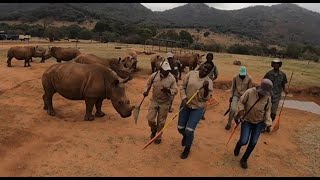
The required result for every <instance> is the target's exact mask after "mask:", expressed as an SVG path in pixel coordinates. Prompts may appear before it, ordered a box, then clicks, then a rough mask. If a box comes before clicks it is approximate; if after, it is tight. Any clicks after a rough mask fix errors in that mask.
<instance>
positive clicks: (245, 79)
mask: <svg viewBox="0 0 320 180" xmlns="http://www.w3.org/2000/svg"><path fill="white" fill-rule="evenodd" d="M250 88H252V78H251V76H250V75H249V74H247V69H246V67H244V66H241V67H240V72H239V74H237V75H235V76H234V78H233V80H232V87H231V97H230V99H229V102H230V103H231V107H230V113H229V118H228V124H227V125H226V127H225V129H226V130H229V129H230V128H231V123H232V119H233V117H234V115H235V112H236V111H237V106H238V102H239V99H240V97H241V96H242V94H243V93H244V92H246V90H247V89H250Z"/></svg>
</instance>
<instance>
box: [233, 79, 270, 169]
mask: <svg viewBox="0 0 320 180" xmlns="http://www.w3.org/2000/svg"><path fill="white" fill-rule="evenodd" d="M272 87H273V84H272V82H271V81H270V80H269V79H263V80H262V81H261V84H260V86H259V87H253V88H250V89H248V90H247V91H246V92H245V93H244V94H243V95H242V96H241V97H240V100H239V104H238V113H237V115H236V116H235V121H236V123H237V124H238V123H240V122H242V124H241V131H240V139H239V141H238V142H237V144H236V146H235V148H234V155H235V156H238V155H239V153H240V149H241V147H242V146H244V145H246V144H248V142H249V145H248V147H247V149H246V151H245V153H244V154H243V156H242V158H241V160H240V166H241V167H242V168H244V169H247V168H248V164H247V161H248V158H249V156H250V155H251V153H252V151H253V150H254V148H255V146H256V144H257V142H258V139H259V136H260V133H261V131H262V130H263V129H264V128H265V127H266V126H267V127H270V126H271V125H272V120H271V117H270V113H271V98H270V96H272ZM249 139H250V140H249Z"/></svg>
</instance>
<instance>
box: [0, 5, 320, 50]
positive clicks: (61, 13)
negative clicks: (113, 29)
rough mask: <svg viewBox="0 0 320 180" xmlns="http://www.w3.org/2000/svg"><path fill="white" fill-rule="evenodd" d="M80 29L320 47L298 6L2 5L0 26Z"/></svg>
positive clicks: (314, 20)
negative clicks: (140, 29) (139, 29)
mask: <svg viewBox="0 0 320 180" xmlns="http://www.w3.org/2000/svg"><path fill="white" fill-rule="evenodd" d="M48 17H50V18H53V19H54V20H55V21H69V22H75V23H82V22H84V21H87V22H97V21H101V20H103V21H106V22H121V23H122V24H134V25H139V24H140V25H144V24H147V25H151V24H152V25H156V26H158V27H166V28H195V27H202V28H210V30H211V31H212V32H215V33H221V34H230V35H237V36H239V37H240V38H241V37H245V38H246V39H247V38H248V39H251V40H258V41H263V42H264V43H266V44H278V45H282V46H285V45H287V44H289V43H301V44H310V45H320V31H318V29H320V14H319V13H316V12H312V11H309V10H307V9H304V8H301V7H300V6H297V5H294V4H279V5H273V6H270V7H268V6H253V7H248V8H244V9H240V10H232V11H227V10H218V9H215V8H212V7H209V6H207V5H205V4H202V3H190V4H186V5H184V6H180V7H177V8H173V9H170V10H166V11H163V12H153V11H151V10H150V9H148V8H146V7H144V6H143V5H141V4H139V3H1V4H0V21H20V22H28V23H32V22H37V21H39V19H43V18H48Z"/></svg>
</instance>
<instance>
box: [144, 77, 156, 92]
mask: <svg viewBox="0 0 320 180" xmlns="http://www.w3.org/2000/svg"><path fill="white" fill-rule="evenodd" d="M155 75H156V74H155V73H153V74H152V75H151V76H150V77H149V79H148V81H147V85H146V87H145V88H144V92H145V93H149V90H150V89H151V87H150V85H151V82H152V80H153V78H154V76H155Z"/></svg>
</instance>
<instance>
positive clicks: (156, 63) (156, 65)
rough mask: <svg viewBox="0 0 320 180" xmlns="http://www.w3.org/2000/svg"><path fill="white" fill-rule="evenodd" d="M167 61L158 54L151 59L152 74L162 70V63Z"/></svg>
mask: <svg viewBox="0 0 320 180" xmlns="http://www.w3.org/2000/svg"><path fill="white" fill-rule="evenodd" d="M164 60H165V58H164V57H163V56H161V55H159V54H156V55H154V56H152V57H151V59H150V63H151V72H152V73H154V72H156V71H157V70H159V69H160V65H161V63H162V62H163V61H164Z"/></svg>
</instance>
